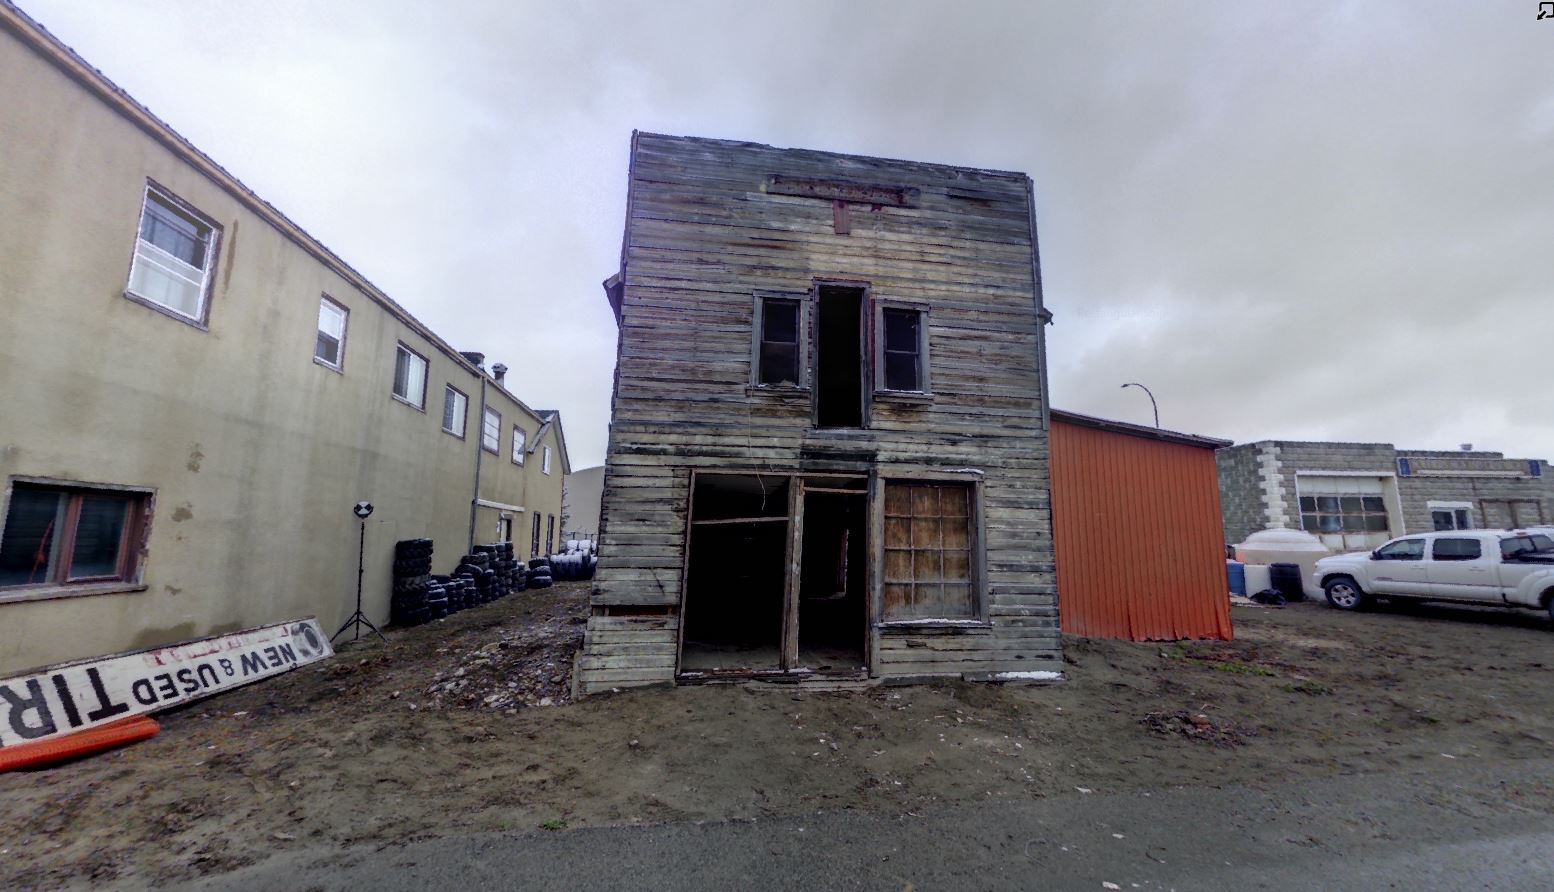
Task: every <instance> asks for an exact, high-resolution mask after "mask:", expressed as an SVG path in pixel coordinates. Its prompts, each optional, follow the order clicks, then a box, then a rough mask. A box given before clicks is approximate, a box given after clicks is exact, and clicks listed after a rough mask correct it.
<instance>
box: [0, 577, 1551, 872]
mask: <svg viewBox="0 0 1554 892" xmlns="http://www.w3.org/2000/svg"><path fill="white" fill-rule="evenodd" d="M586 597H587V591H586V584H580V583H573V584H561V585H558V586H557V587H556V588H554V589H550V590H548V591H540V592H527V593H524V594H520V595H515V596H512V597H510V598H507V599H504V600H502V601H499V602H496V603H494V604H490V605H486V606H484V607H481V608H477V609H475V610H470V611H466V612H464V613H462V614H459V615H457V616H455V617H452V618H449V619H447V620H444V621H442V622H440V623H434V624H432V625H429V626H425V627H421V628H417V629H410V630H406V631H399V632H391V633H390V635H389V643H388V644H387V645H383V644H380V643H377V642H375V641H374V642H370V643H368V642H364V643H363V644H362V645H361V646H350V647H345V648H342V650H341V653H340V654H339V655H338V656H337V657H336V658H335V659H334V660H332V661H330V662H329V663H327V664H324V665H322V666H317V667H307V668H304V669H302V670H299V671H297V672H295V673H292V674H291V675H288V676H285V677H282V678H279V679H275V680H272V681H269V682H265V683H261V684H260V685H258V686H255V687H252V688H248V689H244V690H240V691H236V692H233V693H230V694H227V695H225V696H222V697H220V698H217V699H213V700H209V701H205V702H202V703H198V704H195V705H193V706H191V707H189V708H186V709H184V710H182V711H180V712H177V713H173V714H170V715H167V716H165V717H164V721H163V731H162V733H161V734H160V735H158V736H157V737H156V738H153V739H152V740H150V741H147V742H145V743H141V744H137V745H135V746H133V747H130V748H127V749H124V750H120V751H117V752H113V753H109V754H106V755H102V756H98V757H95V758H92V759H87V760H84V761H81V762H78V763H75V764H71V765H66V766H61V767H58V768H54V769H51V770H47V771H39V772H31V773H13V774H10V775H0V888H8V889H10V888H35V887H44V888H47V887H61V886H63V887H80V888H86V887H101V886H105V885H113V886H118V887H126V886H127V887H135V886H147V885H155V884H160V883H165V882H169V881H172V880H177V879H187V878H192V877H195V876H199V875H202V874H212V873H219V872H222V871H225V870H230V869H233V868H236V867H238V866H242V865H247V864H251V863H255V862H257V861H260V860H263V859H264V858H266V857H268V856H269V855H271V854H272V853H275V852H278V851H283V850H286V849H288V848H291V847H299V846H304V845H312V846H319V845H325V846H328V845H334V846H340V847H343V846H347V845H352V844H374V843H381V844H383V845H389V844H393V843H396V842H400V841H405V840H414V839H425V838H429V837H435V836H437V835H439V834H444V833H448V832H453V831H457V832H465V831H482V830H528V829H534V828H547V829H556V830H562V829H565V828H575V827H581V826H589V825H601V824H626V823H643V822H664V821H685V820H720V819H740V818H756V817H763V816H773V815H795V814H810V813H815V812H819V811H825V812H834V811H839V810H859V811H867V812H873V813H884V814H902V813H913V814H920V813H922V812H923V811H924V810H931V809H934V808H936V807H940V806H945V805H965V804H969V803H975V802H980V801H989V800H1010V799H1017V798H1030V797H1044V796H1049V795H1057V794H1073V793H1074V792H1075V791H1076V790H1077V791H1079V792H1080V793H1081V794H1082V793H1084V792H1089V791H1097V792H1101V791H1108V792H1110V791H1117V790H1123V789H1129V788H1138V787H1153V786H1175V785H1187V786H1223V785H1229V784H1242V785H1252V786H1257V785H1260V784H1266V783H1272V782H1276V781H1283V780H1292V779H1298V778H1306V777H1325V776H1333V775H1340V774H1344V773H1350V772H1360V771H1386V770H1394V769H1410V768H1419V767H1424V766H1428V765H1431V764H1438V763H1439V762H1440V760H1448V759H1465V760H1466V759H1472V760H1484V759H1494V760H1516V759H1527V758H1547V757H1549V756H1550V755H1554V709H1551V708H1549V706H1548V703H1549V700H1548V691H1549V690H1550V685H1551V682H1554V672H1551V666H1554V631H1551V629H1550V627H1549V621H1548V620H1547V619H1546V618H1545V617H1542V616H1535V615H1532V614H1518V613H1502V612H1491V611H1476V610H1468V609H1452V608H1415V609H1412V610H1409V611H1406V612H1405V611H1397V610H1383V611H1379V612H1375V613H1367V614H1345V613H1340V612H1339V611H1335V610H1331V609H1328V608H1326V607H1325V606H1322V605H1317V604H1306V605H1294V606H1291V607H1289V608H1286V609H1282V610H1281V609H1265V608H1237V609H1235V611H1234V612H1233V618H1234V620H1235V624H1236V635H1237V640H1236V641H1234V642H1193V643H1169V644H1129V643H1124V642H1115V641H1097V640H1087V639H1073V638H1070V639H1067V640H1066V641H1065V646H1066V648H1067V657H1066V659H1067V662H1068V666H1067V671H1068V676H1069V680H1068V681H1066V682H1064V683H1061V684H1056V685H1047V686H1037V687H1015V686H1004V687H999V686H990V685H971V684H962V683H949V684H943V685H938V686H932V687H897V688H878V689H874V690H871V691H867V692H863V693H818V692H801V691H796V690H792V689H787V688H778V687H770V686H768V687H761V688H754V687H737V686H703V687H686V688H677V689H676V688H659V689H651V690H645V691H636V692H629V693H623V694H618V695H605V696H599V697H592V698H589V699H588V700H585V701H582V702H578V703H569V702H568V698H567V693H566V692H567V690H568V687H569V683H570V653H571V651H572V650H573V649H575V648H576V647H577V645H578V644H579V643H580V641H581V637H582V617H583V616H584V614H585V613H586ZM541 704H544V705H541Z"/></svg>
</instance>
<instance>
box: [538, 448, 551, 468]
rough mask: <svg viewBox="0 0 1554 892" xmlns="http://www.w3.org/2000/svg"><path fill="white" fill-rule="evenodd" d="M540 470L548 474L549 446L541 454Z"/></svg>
mask: <svg viewBox="0 0 1554 892" xmlns="http://www.w3.org/2000/svg"><path fill="white" fill-rule="evenodd" d="M540 470H541V471H544V472H545V473H547V474H549V473H550V447H549V446H546V447H545V451H544V452H543V453H541V459H540Z"/></svg>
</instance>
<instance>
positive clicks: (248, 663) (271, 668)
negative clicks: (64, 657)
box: [0, 616, 334, 747]
mask: <svg viewBox="0 0 1554 892" xmlns="http://www.w3.org/2000/svg"><path fill="white" fill-rule="evenodd" d="M333 655H334V650H333V649H332V648H331V647H330V646H329V639H328V638H326V637H325V636H324V631H323V629H321V628H319V625H318V620H316V619H314V618H313V617H311V616H310V617H308V618H307V619H302V620H293V621H290V622H284V623H279V624H277V625H273V626H259V627H257V628H253V629H245V630H244V631H241V632H232V633H230V634H227V635H217V636H215V637H212V638H201V639H199V640H197V641H186V642H184V643H182V644H172V645H168V646H166V647H156V648H152V649H150V650H141V651H135V652H133V653H127V654H117V655H115V656H110V657H98V658H96V659H91V660H79V661H76V662H74V663H62V664H60V665H58V666H51V667H49V668H47V669H40V670H36V671H35V672H34V673H33V674H31V675H20V676H17V677H15V678H6V679H0V747H5V746H14V745H16V744H18V743H28V742H30V741H34V740H47V739H49V738H50V737H58V736H61V735H65V734H71V733H74V732H76V731H80V730H81V729H83V728H90V727H92V726H94V725H101V724H105V723H107V722H112V721H116V720H118V719H122V718H126V717H128V716H132V715H139V714H141V713H147V712H156V711H158V710H161V709H166V708H168V707H170V706H176V705H178V704H180V703H188V702H189V701H191V700H198V699H200V698H201V697H209V696H210V695H212V694H219V693H221V692H222V691H227V690H231V689H232V688H235V687H239V686H241V685H245V684H248V683H249V682H253V681H258V680H260V679H262V678H269V677H270V676H272V675H279V674H281V673H283V672H287V671H289V670H292V669H295V668H297V667H298V666H306V665H307V664H309V663H316V662H318V661H319V660H322V659H324V658H325V657H330V656H333Z"/></svg>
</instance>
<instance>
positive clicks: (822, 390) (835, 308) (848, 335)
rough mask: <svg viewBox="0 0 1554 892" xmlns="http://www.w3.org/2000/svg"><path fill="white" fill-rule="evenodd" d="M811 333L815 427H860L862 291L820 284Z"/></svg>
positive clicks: (862, 353) (861, 395)
mask: <svg viewBox="0 0 1554 892" xmlns="http://www.w3.org/2000/svg"><path fill="white" fill-rule="evenodd" d="M816 303H817V305H818V306H817V313H816V315H817V317H818V318H817V323H816V326H815V327H816V333H815V358H816V362H815V426H816V427H863V365H864V363H863V359H864V350H863V330H864V329H863V303H864V301H863V289H862V288H850V287H844V286H840V285H821V286H820V288H819V299H818V300H817V301H816Z"/></svg>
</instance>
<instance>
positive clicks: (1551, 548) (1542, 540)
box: [1527, 534, 1554, 552]
mask: <svg viewBox="0 0 1554 892" xmlns="http://www.w3.org/2000/svg"><path fill="white" fill-rule="evenodd" d="M1527 538H1529V539H1531V540H1532V545H1533V547H1534V548H1536V549H1537V550H1538V551H1546V552H1554V538H1551V537H1549V536H1544V535H1540V534H1534V535H1531V536H1528V537H1527Z"/></svg>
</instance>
